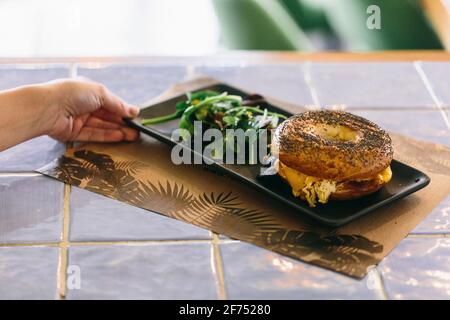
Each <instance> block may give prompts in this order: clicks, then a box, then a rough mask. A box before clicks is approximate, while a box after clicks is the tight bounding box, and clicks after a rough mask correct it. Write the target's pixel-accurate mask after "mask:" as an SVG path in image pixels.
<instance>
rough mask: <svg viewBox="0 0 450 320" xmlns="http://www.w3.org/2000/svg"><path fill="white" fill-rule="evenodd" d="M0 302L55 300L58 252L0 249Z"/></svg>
mask: <svg viewBox="0 0 450 320" xmlns="http://www.w3.org/2000/svg"><path fill="white" fill-rule="evenodd" d="M0 261H1V262H0V270H1V272H0V299H5V300H6V299H7V300H12V299H14V300H16V299H55V298H56V294H57V282H56V281H57V270H58V249H57V248H44V247H35V248H33V247H0Z"/></svg>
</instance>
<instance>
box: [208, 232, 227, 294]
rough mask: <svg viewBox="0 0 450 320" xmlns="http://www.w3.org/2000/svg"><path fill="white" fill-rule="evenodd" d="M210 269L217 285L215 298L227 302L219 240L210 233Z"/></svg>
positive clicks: (214, 234)
mask: <svg viewBox="0 0 450 320" xmlns="http://www.w3.org/2000/svg"><path fill="white" fill-rule="evenodd" d="M211 234H212V241H211V267H212V269H213V274H214V277H215V278H216V285H217V298H218V299H219V300H227V291H226V288H225V275H224V271H223V260H222V254H221V252H220V238H219V235H218V234H217V233H214V232H212V231H211Z"/></svg>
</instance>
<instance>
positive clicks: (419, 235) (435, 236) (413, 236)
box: [406, 233, 450, 238]
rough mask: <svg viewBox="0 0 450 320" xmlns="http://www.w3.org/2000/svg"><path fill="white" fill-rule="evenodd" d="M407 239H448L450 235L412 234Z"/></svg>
mask: <svg viewBox="0 0 450 320" xmlns="http://www.w3.org/2000/svg"><path fill="white" fill-rule="evenodd" d="M406 237H407V238H448V237H450V234H447V233H410V234H408V235H407V236H406Z"/></svg>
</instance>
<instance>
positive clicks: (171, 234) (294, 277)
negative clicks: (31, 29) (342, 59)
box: [0, 62, 450, 299]
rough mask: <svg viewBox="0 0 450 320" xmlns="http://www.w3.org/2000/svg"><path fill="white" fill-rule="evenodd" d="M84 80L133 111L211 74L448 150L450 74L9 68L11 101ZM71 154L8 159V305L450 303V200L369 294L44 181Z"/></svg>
mask: <svg viewBox="0 0 450 320" xmlns="http://www.w3.org/2000/svg"><path fill="white" fill-rule="evenodd" d="M76 74H78V75H81V76H86V77H89V78H91V79H94V80H97V81H100V82H103V83H104V84H106V85H107V86H108V87H110V88H111V89H112V90H113V91H115V92H117V93H118V94H119V95H120V96H122V97H123V98H125V99H126V100H128V101H130V102H132V103H136V104H140V103H143V102H145V101H148V100H149V99H151V98H154V97H155V96H157V95H158V94H160V93H161V92H162V91H163V90H164V89H165V88H167V87H168V86H170V85H171V84H173V83H175V82H178V81H182V80H186V79H189V78H190V77H192V76H194V75H196V74H205V75H210V76H213V77H216V78H218V79H222V80H225V81H227V82H230V83H232V84H236V85H239V86H241V87H244V88H247V89H249V90H251V91H255V92H259V93H262V94H266V95H270V96H273V97H275V98H278V99H282V100H287V101H289V102H294V103H297V104H303V105H320V106H322V107H333V105H338V107H339V108H347V109H349V110H351V111H352V112H355V113H357V114H360V115H363V116H364V117H367V118H369V119H372V120H374V121H375V122H377V123H378V124H380V125H381V126H382V127H384V128H386V129H388V130H392V131H396V132H400V133H403V134H406V135H410V136H413V137H416V138H419V139H423V140H428V141H433V142H437V143H442V144H445V145H447V146H450V122H449V117H450V108H449V105H450V90H449V89H450V62H448V63H446V62H423V63H422V62H396V63H391V62H373V63H369V62H358V63H337V62H333V63H324V62H317V63H316V62H314V63H310V62H306V63H289V64H272V65H252V64H249V65H233V64H230V65H218V64H216V65H208V66H203V65H201V64H200V63H198V64H196V65H188V64H186V65H184V64H183V63H179V64H176V65H165V64H158V65H155V64H151V63H150V64H145V65H117V64H116V65H95V67H92V66H91V65H84V66H83V65H64V64H61V65H1V66H0V90H2V89H6V88H11V87H14V86H18V85H23V84H27V83H33V82H41V81H47V80H50V79H54V78H58V77H68V76H74V75H76ZM64 150H65V146H64V145H62V144H60V143H57V142H55V141H53V140H51V139H49V138H47V137H41V138H37V139H34V140H31V141H29V142H26V143H23V144H21V145H19V146H16V147H14V148H12V149H10V150H7V151H4V152H2V153H0V298H4V299H14V298H19V299H21V298H31V299H40V298H43V299H54V298H55V299H83V298H113V299H115V298H118V299H120V298H124V299H126V298H156V299H164V298H168V299H171V298H173V299H177V298H194V299H217V298H220V299H224V298H229V299H233V298H261V299H271V298H273V299H278V298H286V299H298V298H312V299H320V298H338V299H340V298H342V299H354V298H368V299H406V298H430V297H431V298H444V299H445V298H446V299H449V298H450V196H449V197H447V199H446V200H445V201H443V202H442V203H441V204H440V205H439V206H438V207H437V208H435V210H434V211H433V212H432V213H431V214H430V215H429V216H428V218H427V219H425V220H424V221H423V222H422V223H421V224H420V225H419V226H417V228H416V229H415V230H414V231H413V232H412V233H411V234H410V235H409V236H408V237H407V238H406V239H404V240H403V241H402V242H401V243H400V245H399V246H398V247H397V248H396V249H395V250H394V251H393V252H392V253H391V254H390V255H389V256H388V257H387V258H386V259H385V260H384V261H382V263H380V265H379V266H377V267H376V268H375V269H373V270H371V271H370V273H369V275H368V276H367V277H366V278H365V279H363V280H361V281H358V280H354V279H351V278H348V277H345V276H342V275H339V274H336V273H333V272H330V271H327V270H324V269H321V268H318V267H315V266H311V265H308V264H305V263H302V262H298V261H294V260H292V259H289V258H285V257H283V256H280V255H278V254H275V253H272V252H270V251H267V250H264V249H260V248H257V247H254V246H252V245H249V244H245V243H241V242H239V241H233V240H229V239H227V238H225V237H220V236H219V235H216V234H211V233H210V232H208V231H206V230H203V229H199V228H197V227H194V226H192V225H188V224H185V223H182V222H179V221H176V220H172V219H169V218H166V217H163V216H160V215H157V214H155V213H151V212H148V211H145V210H141V209H138V208H134V207H131V206H128V205H125V204H122V203H119V202H117V201H114V200H110V199H107V198H104V197H102V196H99V195H96V194H93V193H90V192H87V191H84V190H81V189H77V188H71V187H69V186H64V185H63V184H62V183H60V182H57V181H55V180H51V179H49V178H47V177H43V176H40V175H39V174H36V173H33V170H34V169H37V168H39V167H41V166H42V165H44V164H46V163H48V162H49V161H50V160H51V159H53V158H55V157H57V156H58V155H60V154H61V153H62V152H64ZM78 275H79V276H80V277H78Z"/></svg>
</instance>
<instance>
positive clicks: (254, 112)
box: [142, 90, 286, 134]
mask: <svg viewBox="0 0 450 320" xmlns="http://www.w3.org/2000/svg"><path fill="white" fill-rule="evenodd" d="M263 102H264V100H263V98H262V97H261V96H257V95H254V96H249V97H247V98H246V99H245V100H244V99H243V98H242V97H241V96H236V95H230V94H228V93H227V92H222V93H219V92H216V91H211V90H203V91H197V92H194V93H188V94H187V99H186V100H183V101H180V102H178V103H177V104H176V111H175V112H174V113H173V114H169V115H166V116H161V117H155V118H150V119H144V120H142V124H143V125H153V124H158V123H162V122H166V121H170V120H174V119H180V123H179V127H180V128H182V129H186V130H188V131H189V132H190V133H191V134H194V121H201V122H202V125H203V128H204V129H210V128H216V129H220V130H222V131H223V130H225V129H243V130H244V131H245V130H248V129H254V130H259V129H273V128H276V127H277V126H278V124H279V123H280V120H281V121H282V120H285V119H286V116H284V115H282V114H279V113H275V112H269V111H268V110H267V109H266V108H261V107H260V106H259V103H263Z"/></svg>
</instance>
